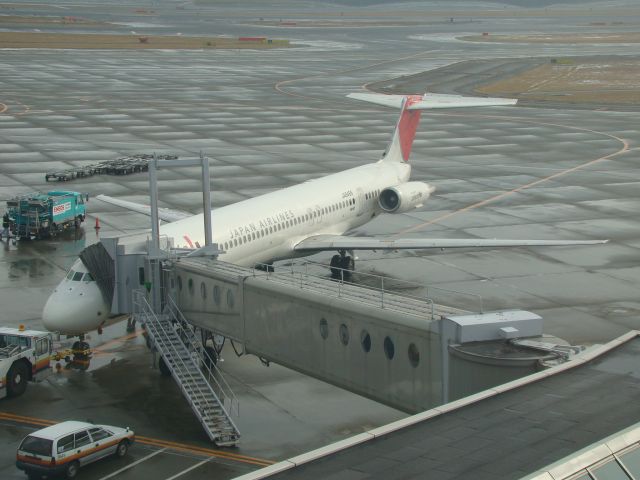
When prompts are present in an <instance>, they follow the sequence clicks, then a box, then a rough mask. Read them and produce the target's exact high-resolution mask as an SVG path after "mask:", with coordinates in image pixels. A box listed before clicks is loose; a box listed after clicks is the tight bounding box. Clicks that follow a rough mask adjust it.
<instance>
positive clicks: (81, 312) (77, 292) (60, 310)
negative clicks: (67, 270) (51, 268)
mask: <svg viewBox="0 0 640 480" xmlns="http://www.w3.org/2000/svg"><path fill="white" fill-rule="evenodd" d="M74 283H75V282H74ZM78 283H79V282H78ZM61 287H62V288H61ZM87 287H89V288H87ZM94 290H95V291H94ZM108 315H109V311H108V307H107V305H106V304H105V303H104V301H103V299H102V295H101V294H100V290H99V289H98V288H97V287H95V288H93V289H92V288H90V285H83V286H82V287H80V286H78V287H75V286H74V287H69V288H64V287H63V285H62V284H61V285H59V286H58V288H56V290H55V291H54V292H53V293H52V294H51V296H50V297H49V298H48V299H47V303H46V304H45V306H44V309H43V310H42V323H43V324H44V326H45V328H46V329H47V330H49V331H51V332H59V333H61V334H63V335H80V334H83V333H86V332H89V331H91V330H95V329H97V328H98V327H99V326H100V325H101V324H102V323H103V322H104V320H105V319H106V318H107V317H108Z"/></svg>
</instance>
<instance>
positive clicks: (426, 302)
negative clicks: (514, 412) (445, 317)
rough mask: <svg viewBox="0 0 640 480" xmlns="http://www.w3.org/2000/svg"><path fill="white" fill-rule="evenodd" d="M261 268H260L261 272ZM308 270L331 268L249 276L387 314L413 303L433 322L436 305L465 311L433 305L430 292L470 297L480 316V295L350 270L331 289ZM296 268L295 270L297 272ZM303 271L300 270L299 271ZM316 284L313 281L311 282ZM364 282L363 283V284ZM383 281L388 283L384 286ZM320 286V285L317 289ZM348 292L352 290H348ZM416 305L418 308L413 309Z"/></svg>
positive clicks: (266, 268)
mask: <svg viewBox="0 0 640 480" xmlns="http://www.w3.org/2000/svg"><path fill="white" fill-rule="evenodd" d="M261 267H262V268H261ZM310 267H322V268H330V267H329V266H328V265H325V264H322V263H318V262H311V261H306V262H302V263H298V264H294V263H291V264H290V268H289V269H286V270H284V269H279V270H278V271H277V272H274V271H270V269H272V268H273V267H271V266H269V265H258V266H256V267H254V268H253V269H252V270H251V275H252V276H256V277H257V276H261V277H265V278H267V279H270V280H276V281H277V280H278V279H283V278H288V279H293V280H294V282H295V283H296V285H297V286H298V287H299V288H300V289H304V288H306V289H311V290H313V289H316V290H320V289H321V290H322V292H323V293H325V294H326V293H333V294H334V295H335V296H337V297H338V298H346V299H350V300H354V301H362V302H363V303H367V304H371V305H374V306H379V307H380V308H386V309H389V310H397V311H403V312H406V311H407V310H408V309H409V310H416V308H408V305H406V304H403V308H400V307H399V306H398V303H399V302H401V301H403V300H404V301H406V300H409V301H411V302H414V306H420V305H422V306H423V307H425V308H426V310H425V308H421V307H418V308H417V310H420V311H421V312H424V311H427V312H430V315H431V318H432V319H433V318H434V316H435V315H436V306H437V305H438V306H439V307H440V308H439V310H441V311H445V312H448V313H450V312H454V313H455V312H460V313H462V312H464V310H462V309H460V308H456V307H449V306H446V305H439V304H437V303H436V302H435V300H434V298H433V297H431V296H430V292H434V291H436V292H441V293H443V294H448V295H455V296H462V297H471V298H473V299H474V303H475V302H477V305H478V307H479V309H478V310H477V311H479V312H480V313H482V312H483V308H484V307H483V300H482V297H481V296H480V295H477V294H473V293H467V292H460V291H457V290H452V289H446V288H442V287H435V286H432V285H422V284H419V283H415V282H409V281H406V280H400V279H396V278H392V277H385V276H382V275H376V274H372V273H365V272H354V271H351V270H347V269H343V268H339V269H338V268H336V269H337V270H339V271H340V278H338V279H334V282H333V285H334V286H335V287H334V288H327V282H326V280H327V278H326V277H325V276H320V275H316V274H314V273H310V272H309V268H310ZM296 268H297V270H296ZM301 269H302V270H301ZM354 275H356V276H357V278H358V282H354V281H352V280H350V279H352V277H353V276H354ZM312 280H315V281H312ZM363 280H364V281H363ZM385 280H386V281H387V283H386V284H385ZM288 283H289V282H288ZM320 283H321V284H322V285H321V286H320ZM389 283H392V285H393V288H390V287H389ZM399 285H400V286H401V288H405V289H415V290H418V289H424V290H425V292H426V293H425V295H424V296H422V295H410V294H407V293H404V292H399V291H398V286H399ZM354 287H356V288H359V289H365V290H366V291H367V292H369V294H370V298H365V297H363V296H355V295H354V292H353V288H354ZM349 288H351V289H352V290H347V289H349ZM416 304H417V305H416Z"/></svg>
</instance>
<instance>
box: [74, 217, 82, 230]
mask: <svg viewBox="0 0 640 480" xmlns="http://www.w3.org/2000/svg"><path fill="white" fill-rule="evenodd" d="M81 221H82V220H80V217H76V219H75V220H74V221H73V226H74V227H76V228H80V222H81Z"/></svg>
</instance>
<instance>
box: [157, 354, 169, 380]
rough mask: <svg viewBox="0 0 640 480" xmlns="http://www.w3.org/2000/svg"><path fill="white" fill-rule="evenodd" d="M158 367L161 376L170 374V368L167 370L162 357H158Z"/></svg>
mask: <svg viewBox="0 0 640 480" xmlns="http://www.w3.org/2000/svg"><path fill="white" fill-rule="evenodd" d="M158 369H159V370H160V373H161V374H162V376H163V377H170V376H171V370H169V367H167V364H166V363H165V361H164V357H160V359H159V360H158Z"/></svg>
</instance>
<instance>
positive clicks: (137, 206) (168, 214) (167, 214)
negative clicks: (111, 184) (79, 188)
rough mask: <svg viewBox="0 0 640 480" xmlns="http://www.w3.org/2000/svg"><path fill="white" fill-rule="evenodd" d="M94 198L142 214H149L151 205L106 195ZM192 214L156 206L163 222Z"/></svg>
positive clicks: (173, 220)
mask: <svg viewBox="0 0 640 480" xmlns="http://www.w3.org/2000/svg"><path fill="white" fill-rule="evenodd" d="M95 198H97V199H98V200H102V201H103V202H106V203H110V204H111V205H116V206H118V207H122V208H126V209H127V210H131V211H132V212H138V213H143V214H144V215H148V216H151V207H150V206H149V205H143V204H141V203H135V202H129V201H127V200H120V199H118V198H113V197H110V196H108V195H97V196H96V197H95ZM192 216H193V214H192V213H189V212H183V211H181V210H172V209H170V208H158V217H160V220H162V221H163V222H175V221H178V220H182V219H183V218H188V217H192Z"/></svg>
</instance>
